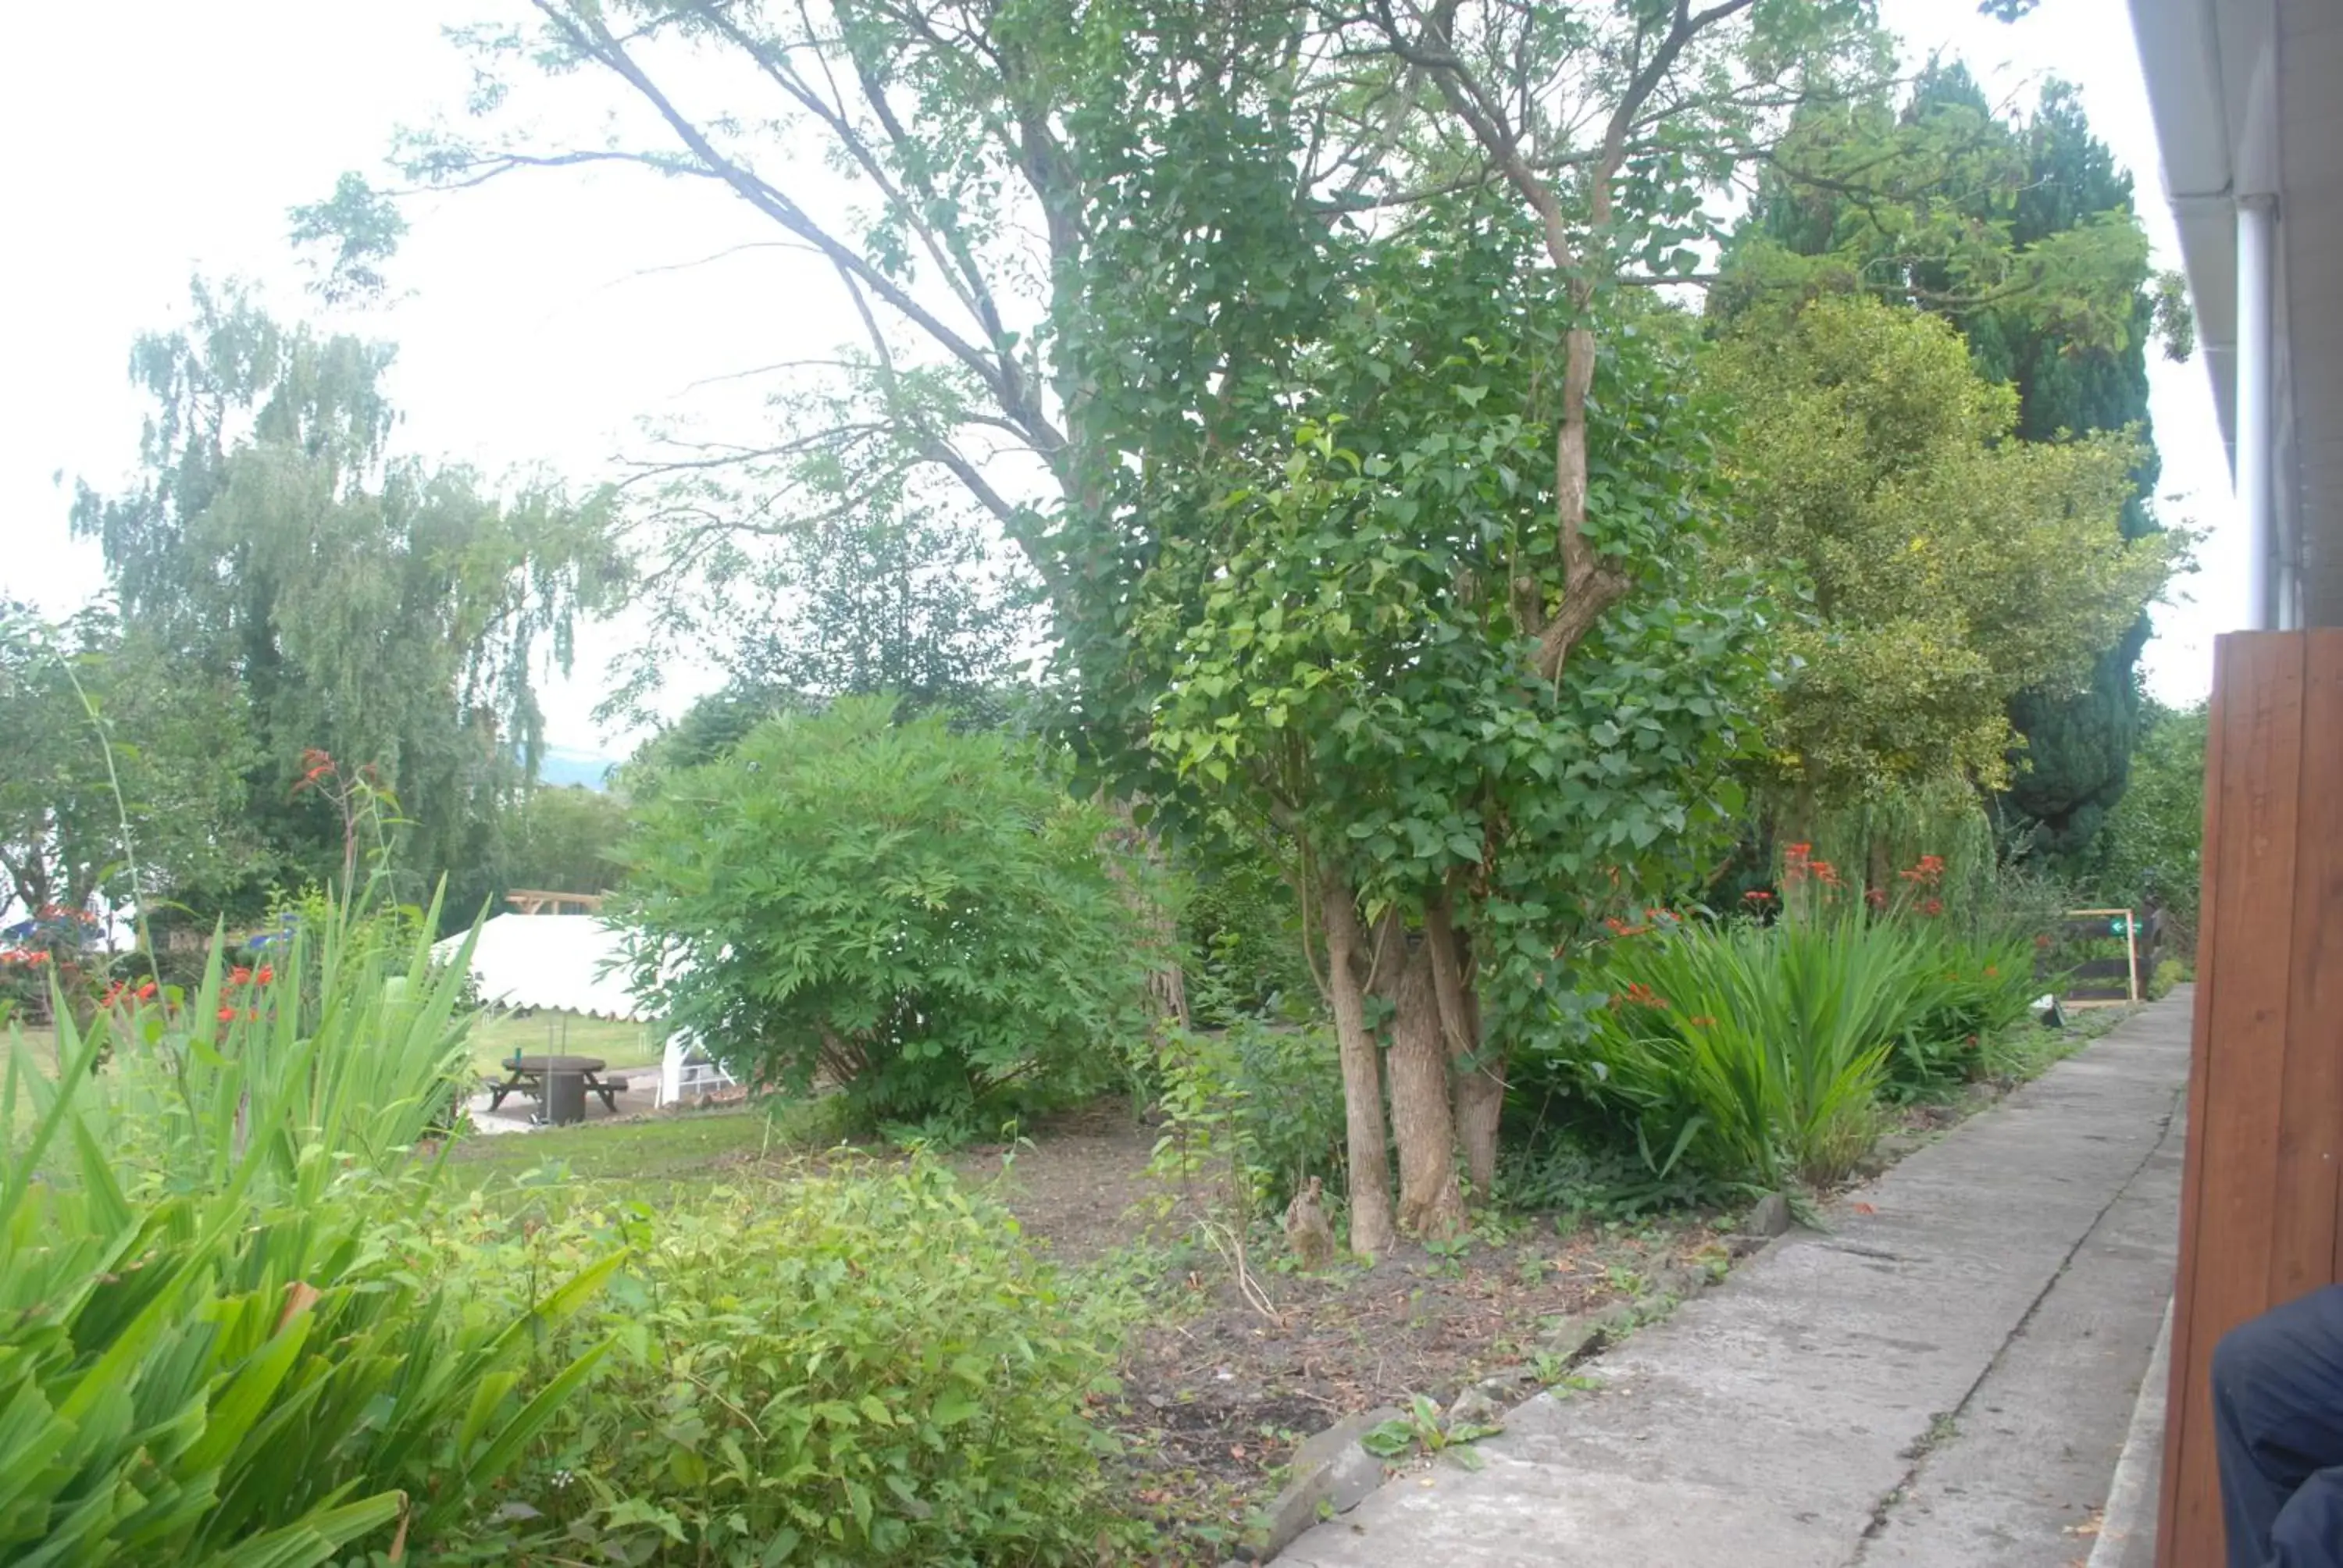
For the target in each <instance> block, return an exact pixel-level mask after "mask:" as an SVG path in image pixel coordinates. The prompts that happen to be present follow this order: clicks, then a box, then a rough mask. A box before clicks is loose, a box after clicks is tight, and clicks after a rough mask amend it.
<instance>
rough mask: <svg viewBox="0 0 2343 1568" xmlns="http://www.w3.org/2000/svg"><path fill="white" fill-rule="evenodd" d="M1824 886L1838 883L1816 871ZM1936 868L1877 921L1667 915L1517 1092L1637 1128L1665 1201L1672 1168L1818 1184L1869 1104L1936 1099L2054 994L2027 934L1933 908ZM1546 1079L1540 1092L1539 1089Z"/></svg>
mask: <svg viewBox="0 0 2343 1568" xmlns="http://www.w3.org/2000/svg"><path fill="white" fill-rule="evenodd" d="M1810 863H1811V865H1812V866H1813V867H1814V868H1815V872H1816V873H1817V875H1815V876H1810V877H1809V878H1808V879H1807V880H1806V883H1805V886H1806V889H1807V890H1809V891H1813V892H1826V891H1827V888H1826V887H1818V886H1817V885H1816V883H1817V881H1818V880H1819V879H1821V878H1827V877H1831V876H1834V875H1835V872H1834V871H1832V870H1831V869H1829V868H1827V867H1826V865H1825V862H1822V861H1813V862H1810ZM1940 869H1941V865H1940V862H1938V861H1937V860H1936V858H1935V857H1929V858H1927V859H1925V860H1923V861H1922V862H1921V864H1920V866H1919V867H1918V868H1916V869H1910V870H1908V871H1907V872H1906V882H1905V884H1904V890H1905V892H1904V896H1902V897H1899V898H1897V899H1896V900H1894V902H1893V903H1892V904H1891V906H1890V908H1889V910H1887V911H1886V912H1885V913H1883V914H1880V915H1876V916H1867V915H1865V913H1863V912H1862V911H1861V910H1860V906H1857V907H1855V908H1847V907H1845V905H1843V904H1841V905H1825V904H1823V903H1820V902H1817V901H1812V900H1805V899H1800V900H1795V902H1797V904H1798V908H1797V909H1796V910H1794V911H1793V912H1792V914H1790V915H1788V916H1785V918H1784V919H1783V920H1779V921H1777V922H1775V923H1772V924H1759V923H1756V922H1755V921H1749V920H1739V921H1734V922H1730V923H1725V924H1706V923H1688V922H1684V921H1678V920H1673V919H1667V918H1663V919H1661V920H1657V921H1656V922H1654V924H1653V925H1650V926H1644V927H1631V928H1627V929H1626V930H1625V931H1624V934H1622V935H1620V936H1619V937H1617V938H1615V939H1614V940H1613V941H1611V942H1609V943H1607V944H1605V945H1604V948H1603V949H1602V950H1600V951H1599V952H1598V954H1597V955H1596V957H1595V959H1594V963H1593V966H1592V972H1591V976H1590V980H1591V982H1592V983H1593V984H1594V985H1597V986H1599V987H1601V988H1603V989H1602V991H1601V993H1600V994H1599V995H1598V996H1596V997H1595V998H1594V1006H1592V1007H1591V1008H1588V1009H1586V1010H1585V1011H1584V1023H1583V1026H1582V1028H1581V1029H1580V1030H1579V1031H1578V1036H1577V1040H1576V1041H1575V1042H1574V1043H1569V1044H1564V1045H1561V1046H1559V1047H1557V1048H1555V1049H1554V1050H1550V1051H1548V1052H1547V1053H1545V1060H1544V1061H1543V1062H1542V1063H1540V1064H1538V1066H1537V1068H1536V1069H1535V1070H1534V1072H1533V1074H1532V1077H1531V1081H1530V1082H1529V1083H1528V1084H1527V1085H1525V1087H1526V1088H1527V1089H1528V1091H1530V1092H1538V1091H1539V1090H1540V1088H1541V1087H1543V1090H1544V1092H1546V1093H1552V1092H1553V1091H1554V1090H1555V1089H1556V1088H1560V1089H1562V1090H1564V1091H1568V1092H1573V1093H1578V1094H1583V1095H1584V1096H1585V1097H1586V1098H1587V1099H1589V1100H1590V1101H1592V1102H1593V1103H1594V1105H1595V1106H1596V1107H1598V1108H1599V1109H1601V1110H1602V1111H1604V1113H1605V1114H1606V1115H1608V1116H1613V1117H1619V1118H1624V1120H1625V1121H1626V1122H1627V1124H1628V1125H1630V1126H1631V1127H1632V1128H1633V1129H1634V1137H1635V1141H1636V1143H1637V1145H1638V1146H1639V1147H1640V1149H1641V1150H1642V1151H1643V1157H1644V1164H1645V1165H1646V1167H1647V1168H1648V1169H1649V1171H1650V1172H1651V1175H1652V1178H1653V1179H1654V1181H1655V1182H1657V1183H1658V1184H1659V1185H1660V1186H1662V1187H1663V1188H1664V1186H1665V1184H1666V1182H1667V1180H1668V1179H1669V1178H1670V1177H1671V1176H1672V1175H1673V1174H1674V1171H1675V1170H1676V1167H1677V1165H1678V1164H1679V1162H1681V1163H1682V1164H1683V1165H1684V1167H1685V1168H1686V1171H1687V1174H1694V1175H1697V1176H1700V1177H1704V1178H1706V1179H1707V1180H1709V1181H1725V1182H1756V1183H1759V1184H1762V1185H1764V1186H1765V1187H1769V1188H1779V1187H1781V1186H1782V1185H1783V1184H1784V1182H1785V1181H1787V1180H1789V1179H1790V1178H1793V1177H1795V1178H1797V1179H1799V1180H1801V1181H1808V1182H1811V1183H1814V1184H1815V1185H1818V1186H1819V1185H1827V1184H1828V1183H1830V1182H1832V1181H1836V1180H1838V1179H1839V1178H1840V1177H1842V1176H1844V1175H1845V1173H1846V1172H1847V1171H1849V1170H1850V1169H1852V1168H1853V1165H1854V1163H1855V1161H1856V1160H1857V1159H1858V1158H1859V1157H1860V1156H1861V1155H1862V1154H1863V1153H1864V1151H1865V1150H1866V1149H1867V1148H1868V1147H1869V1144H1870V1141H1871V1137H1872V1134H1873V1133H1874V1132H1875V1131H1876V1130H1877V1125H1878V1106H1879V1103H1880V1101H1883V1100H1885V1101H1903V1100H1911V1099H1921V1098H1940V1097H1942V1096H1944V1095H1945V1094H1946V1093H1948V1092H1949V1091H1953V1090H1955V1089H1956V1088H1958V1087H1959V1086H1960V1085H1962V1084H1964V1083H1966V1082H1968V1081H1972V1080H1975V1079H1978V1078H1982V1077H1985V1076H1986V1075H1988V1074H1989V1073H1990V1072H1992V1071H1994V1070H1996V1062H1997V1060H1998V1051H1997V1045H1998V1042H1999V1040H2001V1039H2002V1038H2003V1037H2005V1036H2006V1035H2007V1034H2008V1033H2009V1032H2010V1031H2011V1030H2016V1029H2018V1028H2020V1027H2030V1024H2028V1021H2027V1018H2028V1007H2029V1003H2030V1002H2031V1000H2032V999H2033V998H2035V997H2036V996H2037V995H2039V994H2040V993H2041V992H2042V991H2043V990H2045V989H2046V987H2047V985H2048V984H2049V983H2050V982H2047V981H2046V980H2043V979H2041V978H2039V977H2037V975H2036V970H2035V941H2034V933H2033V932H2031V931H2028V930H2012V929H2008V928H2007V927H2002V928H1999V929H1996V928H1994V927H1991V926H1985V927H1976V926H1970V925H1967V924H1965V923H1964V922H1963V921H1961V920H1958V919H1956V918H1955V917H1954V916H1952V915H1950V914H1946V913H1944V912H1942V910H1943V902H1942V900H1941V899H1940V898H1939V897H1938V885H1937V879H1936V874H1937V872H1938V871H1939V870H1940ZM1541 1077H1542V1078H1543V1079H1544V1084H1543V1086H1541V1085H1540V1084H1539V1082H1538V1080H1539V1079H1540V1078H1541Z"/></svg>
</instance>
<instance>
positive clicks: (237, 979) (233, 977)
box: [227, 964, 252, 985]
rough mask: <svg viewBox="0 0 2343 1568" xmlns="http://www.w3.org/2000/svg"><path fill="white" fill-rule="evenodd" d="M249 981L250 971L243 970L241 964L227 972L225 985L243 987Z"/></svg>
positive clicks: (250, 977)
mask: <svg viewBox="0 0 2343 1568" xmlns="http://www.w3.org/2000/svg"><path fill="white" fill-rule="evenodd" d="M251 979H252V971H251V970H248V969H246V968H245V967H244V966H243V965H242V964H238V965H236V968H234V969H232V970H228V971H227V983H228V984H230V985H244V984H246V983H247V982H249V981H250V980H251Z"/></svg>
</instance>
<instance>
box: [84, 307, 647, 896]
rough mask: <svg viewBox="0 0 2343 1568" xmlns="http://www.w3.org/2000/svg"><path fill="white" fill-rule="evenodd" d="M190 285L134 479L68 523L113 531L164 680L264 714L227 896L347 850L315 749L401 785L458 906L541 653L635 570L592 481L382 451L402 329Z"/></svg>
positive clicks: (531, 755)
mask: <svg viewBox="0 0 2343 1568" xmlns="http://www.w3.org/2000/svg"><path fill="white" fill-rule="evenodd" d="M194 307H195V308H194V319H193V320H192V322H191V323H190V324H189V326H188V327H186V329H184V330H181V331H177V332H173V333H168V334H162V335H156V336H150V337H143V338H141V339H140V340H139V343H138V345H137V347H136V351H135V354H134V357H133V371H134V378H135V379H136V381H137V383H138V384H139V386H140V387H142V388H143V389H144V390H145V391H146V393H147V394H148V395H149V397H151V399H152V405H153V407H152V413H151V416H150V417H149V419H148V422H147V426H146V440H145V443H144V445H143V447H142V454H141V455H142V464H143V472H142V473H141V475H140V477H139V478H138V480H137V481H136V484H135V485H134V487H132V488H130V489H129V490H128V491H127V492H126V493H124V494H122V495H118V496H114V497H110V498H109V497H101V496H99V495H97V494H96V493H94V492H92V491H90V490H89V489H87V488H86V487H85V488H84V489H83V490H82V491H81V493H80V495H79V496H78V498H77V499H76V501H75V508H74V526H75V530H76V531H77V532H78V533H81V534H83V535H85V536H88V537H94V538H96V539H97V540H98V541H99V542H100V544H101V545H102V547H103V548H104V550H105V556H106V569H107V573H108V577H109V581H110V586H111V587H112V588H113V590H114V592H115V594H116V597H117V598H118V599H119V601H120V604H121V613H122V618H123V623H124V626H125V628H126V633H127V634H128V635H130V636H132V637H133V638H137V639H139V640H141V641H144V642H149V643H152V644H153V645H155V646H157V647H166V648H171V649H173V650H174V654H175V658H176V663H175V667H174V668H180V667H184V668H185V670H186V677H185V678H186V680H187V682H188V683H189V684H188V685H187V686H186V687H185V688H184V689H182V690H180V691H179V692H178V693H176V695H175V698H174V700H176V701H177V702H179V703H183V704H206V703H214V702H216V701H217V698H216V696H215V695H214V694H215V693H218V692H221V691H226V692H227V693H229V694H230V695H231V701H230V703H229V705H228V707H227V711H228V712H229V713H230V714H231V715H234V714H237V713H241V714H242V715H243V716H244V719H245V722H246V725H247V726H248V733H249V735H250V738H251V739H250V744H249V747H248V749H247V752H246V753H245V754H237V753H236V751H235V749H234V747H233V745H231V746H230V747H229V748H228V749H227V750H228V752H229V754H230V755H233V756H235V757H236V763H237V766H238V767H239V768H240V769H241V770H242V773H243V791H242V799H241V800H240V802H239V811H238V815H239V816H240V817H241V819H243V820H244V821H245V822H246V824H247V826H248V827H249V829H250V830H251V831H252V832H253V833H254V834H255V835H256V837H257V838H258V839H260V841H261V845H262V847H263V849H265V850H266V853H267V856H268V859H266V860H263V861H260V862H258V863H256V864H253V865H250V866H248V867H246V868H244V874H243V875H242V876H241V877H240V878H239V879H237V881H236V888H235V890H234V891H235V894H236V896H235V898H234V899H233V900H230V906H229V907H231V908H232V909H233V910H235V911H236V913H238V914H241V915H246V916H248V915H250V914H252V913H255V912H256V910H257V906H258V905H259V903H260V902H261V901H262V900H264V899H265V896H266V889H267V888H268V887H269V885H270V884H271V882H272V880H281V881H285V882H289V883H296V884H297V883H299V882H303V881H308V880H323V879H327V878H328V877H336V878H338V877H341V876H342V875H343V871H342V863H343V855H342V849H343V837H342V832H341V828H342V823H341V820H340V819H339V818H338V817H337V814H336V813H335V812H334V811H333V810H332V809H331V808H330V805H329V804H328V803H327V802H324V801H321V800H320V799H319V798H318V795H317V792H315V791H309V792H304V791H301V790H300V789H298V788H297V787H298V786H299V785H300V784H301V782H302V781H303V779H304V777H305V775H306V774H307V771H308V769H309V768H310V763H309V762H308V761H307V759H306V758H305V753H307V751H309V750H310V749H317V750H319V751H322V752H324V753H327V754H329V755H330V756H331V757H332V758H334V759H336V760H337V762H338V764H339V765H340V767H341V768H342V769H344V771H345V773H346V774H347V775H348V776H349V777H353V778H355V777H357V775H358V773H359V771H360V770H361V769H373V770H374V773H373V777H374V779H376V781H377V785H378V787H379V789H380V791H381V793H382V795H383V796H384V797H385V798H386V799H388V800H391V801H395V802H397V806H398V810H397V829H398V846H397V863H398V864H399V865H400V866H401V867H403V868H406V869H408V870H409V871H410V872H411V873H412V875H413V877H414V878H415V880H413V881H411V882H410V883H409V884H407V886H405V887H403V888H402V889H401V890H400V891H401V892H402V893H403V894H404V895H405V896H407V897H408V898H410V899H413V900H417V901H420V899H421V897H422V895H423V893H424V891H425V890H427V889H429V888H430V887H432V886H434V885H435V884H436V882H437V880H438V879H439V878H440V877H441V876H443V875H445V876H447V878H448V879H449V881H450V885H451V888H452V890H453V893H454V899H453V904H454V907H455V908H456V909H458V910H462V911H464V912H465V913H466V914H468V913H469V912H470V911H471V910H475V909H477V908H478V906H479V903H480V901H481V900H482V899H483V898H484V897H485V896H486V894H487V892H488V889H489V878H490V877H491V875H492V867H493V864H494V860H495V855H494V850H495V848H496V836H497V834H496V830H497V823H498V818H499V816H500V814H501V812H502V810H503V809H504V807H505V806H506V804H507V803H508V800H509V799H510V798H511V797H512V795H513V794H514V793H515V792H516V791H517V790H518V789H519V788H520V787H521V786H522V785H523V784H524V783H526V782H527V781H528V779H530V778H531V777H532V776H533V774H534V771H535V768H536V763H537V759H538V753H539V751H540V750H541V748H542V739H543V738H542V729H543V719H542V715H541V714H540V713H539V711H538V705H537V700H536V697H535V693H534V690H533V687H532V684H531V682H532V671H533V668H535V666H536V664H537V663H538V661H539V660H541V659H542V658H545V656H546V655H547V654H548V652H549V653H550V654H551V655H552V657H553V658H554V659H555V661H556V662H558V663H560V664H562V665H564V666H565V667H566V665H567V662H568V653H569V646H570V643H569V632H570V627H571V624H572V622H573V619H574V618H575V617H576V616H577V615H578V614H580V613H584V612H587V611H588V610H590V609H592V608H595V607H596V606H598V604H599V603H600V602H601V596H602V594H603V593H604V590H605V589H606V588H607V587H608V584H609V582H610V581H611V580H612V579H614V578H616V577H617V575H618V571H619V568H618V564H617V563H616V561H615V560H614V559H613V558H612V555H611V552H610V549H609V546H608V538H607V536H606V533H605V518H604V516H603V514H602V510H601V508H600V505H599V503H598V502H597V503H594V504H589V505H587V506H583V507H579V506H574V505H572V504H571V503H569V502H568V500H567V499H566V498H564V497H562V496H561V495H560V494H558V492H555V491H553V490H549V489H538V490H534V491H530V492H528V493H525V494H522V495H520V496H518V497H516V498H512V499H511V500H510V501H502V500H499V499H498V498H494V497H492V496H490V495H488V494H486V493H484V492H483V488H482V486H481V483H480V481H479V479H478V476H476V475H474V474H471V473H469V472H468V471H467V470H464V469H461V468H440V469H433V468H428V467H425V466H424V465H423V464H421V463H419V462H417V461H415V460H413V459H410V458H402V457H393V456H392V455H390V452H389V440H390V434H391V429H392V427H393V424H394V420H395V415H394V412H393V410H392V409H391V407H390V406H389V404H388V403H387V401H386V399H385V397H384V394H383V388H382V381H383V377H384V376H385V373H386V372H387V369H388V367H389V362H390V357H391V356H390V350H389V349H388V348H387V347H382V346H380V345H369V344H364V343H360V342H359V341H357V339H355V338H350V337H320V336H318V335H317V334H315V333H313V332H311V331H309V330H308V329H307V328H302V327H291V328H288V327H280V326H279V325H278V324H277V323H276V322H274V321H271V320H270V319H269V318H268V317H266V315H264V314H263V313H262V312H261V311H260V309H259V308H258V307H256V306H255V305H254V304H253V303H252V302H251V301H250V300H249V299H248V298H246V297H245V296H244V295H242V294H241V293H238V292H235V291H228V292H226V293H224V294H217V295H216V294H214V293H212V292H211V291H209V290H207V289H205V288H204V287H202V286H197V288H196V293H195V300H194Z"/></svg>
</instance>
